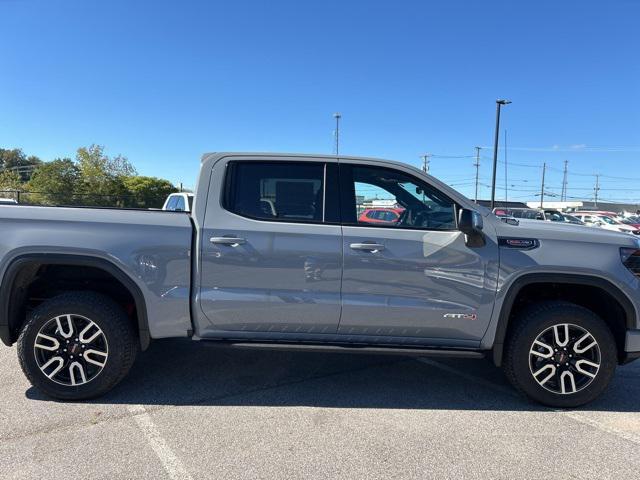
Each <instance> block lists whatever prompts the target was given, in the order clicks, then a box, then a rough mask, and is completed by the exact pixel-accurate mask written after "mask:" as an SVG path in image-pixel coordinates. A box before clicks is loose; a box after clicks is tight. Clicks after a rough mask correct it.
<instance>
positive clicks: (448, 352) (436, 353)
mask: <svg viewBox="0 0 640 480" xmlns="http://www.w3.org/2000/svg"><path fill="white" fill-rule="evenodd" d="M203 343H205V344H208V345H211V346H218V347H228V348H242V349H260V350H287V351H294V352H327V353H364V354H368V355H406V356H411V357H458V358H484V356H485V355H484V352H481V351H478V350H452V349H444V348H407V347H395V346H381V347H372V346H364V345H363V346H358V345H340V344H318V343H282V342H234V341H221V340H203Z"/></svg>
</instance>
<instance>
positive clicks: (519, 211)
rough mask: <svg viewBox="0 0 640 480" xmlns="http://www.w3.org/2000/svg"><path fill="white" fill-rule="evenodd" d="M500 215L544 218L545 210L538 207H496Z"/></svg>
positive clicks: (496, 211)
mask: <svg viewBox="0 0 640 480" xmlns="http://www.w3.org/2000/svg"><path fill="white" fill-rule="evenodd" d="M493 213H494V214H495V215H496V216H498V217H512V218H524V219H528V220H544V219H545V218H544V211H542V210H538V209H536V208H494V209H493Z"/></svg>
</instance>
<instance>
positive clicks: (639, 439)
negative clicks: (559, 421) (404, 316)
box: [416, 358, 640, 445]
mask: <svg viewBox="0 0 640 480" xmlns="http://www.w3.org/2000/svg"><path fill="white" fill-rule="evenodd" d="M416 360H418V361H419V362H422V363H426V364H427V365H430V366H432V367H434V368H438V369H440V370H442V371H445V372H448V373H451V374H453V375H457V376H458V377H462V378H464V379H465V380H469V381H471V382H475V383H478V384H480V385H483V386H485V387H488V388H490V389H492V390H494V391H498V392H500V393H503V394H506V395H510V396H516V397H520V395H518V393H517V392H516V391H515V390H513V389H511V388H508V387H504V386H502V385H498V384H496V383H493V382H490V381H488V380H485V379H484V378H480V377H478V376H476V375H471V374H469V373H467V372H464V371H462V370H459V369H457V368H454V367H450V366H449V365H445V364H443V363H440V362H438V361H436V360H432V359H429V358H417V359H416ZM549 410H550V411H553V412H556V413H559V414H561V415H564V416H565V417H568V418H570V419H572V420H574V421H576V422H580V423H582V424H584V425H589V426H590V427H593V428H596V429H598V430H600V431H601V432H604V433H608V434H611V435H615V436H617V437H619V438H622V439H624V440H627V441H629V442H633V443H635V444H638V445H640V435H637V434H635V433H632V432H628V431H625V430H620V429H618V428H614V427H611V426H609V425H605V424H603V423H601V422H598V421H597V420H594V419H592V418H589V417H588V416H586V415H583V414H581V413H580V412H576V411H571V410H556V409H554V408H549Z"/></svg>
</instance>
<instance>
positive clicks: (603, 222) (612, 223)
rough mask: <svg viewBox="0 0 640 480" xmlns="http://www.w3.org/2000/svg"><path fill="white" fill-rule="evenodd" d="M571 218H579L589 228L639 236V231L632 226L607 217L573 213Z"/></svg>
mask: <svg viewBox="0 0 640 480" xmlns="http://www.w3.org/2000/svg"><path fill="white" fill-rule="evenodd" d="M573 216H574V217H577V218H579V219H580V220H582V221H583V222H584V223H585V224H586V225H588V226H590V227H600V228H603V229H604V230H612V231H614V232H623V233H630V234H633V235H640V229H638V228H636V227H634V226H632V225H627V224H625V223H622V222H621V221H620V220H616V219H615V218H612V217H610V216H609V215H603V214H601V213H593V212H575V213H573Z"/></svg>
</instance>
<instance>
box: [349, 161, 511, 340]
mask: <svg viewBox="0 0 640 480" xmlns="http://www.w3.org/2000/svg"><path fill="white" fill-rule="evenodd" d="M340 179H341V204H342V215H343V217H342V221H343V246H342V249H343V255H344V271H343V281H342V305H343V308H342V317H341V321H340V328H339V333H340V334H348V335H355V334H359V335H374V336H384V337H387V338H389V337H397V338H396V340H398V341H400V340H402V339H404V340H405V341H411V340H410V339H409V338H408V337H421V338H428V339H432V340H433V343H434V344H437V343H439V342H441V343H445V344H448V345H457V344H473V343H474V342H477V341H479V340H480V339H481V338H482V336H483V335H484V332H485V330H486V328H487V326H488V322H489V320H490V318H491V313H492V309H493V302H494V298H495V278H496V273H497V267H498V247H497V245H496V244H495V242H493V241H492V240H491V239H490V238H487V242H486V244H485V245H484V246H481V247H469V246H467V245H466V243H465V235H464V234H462V233H461V232H460V231H458V230H457V221H456V216H457V210H458V207H457V206H456V204H455V203H454V202H453V201H452V200H451V199H449V198H448V197H447V196H446V195H444V194H443V193H442V192H439V191H438V190H437V189H435V188H433V187H432V186H430V185H429V184H428V183H427V182H425V181H424V180H421V179H419V178H416V177H414V176H413V175H412V174H410V173H408V172H407V171H402V170H399V169H394V168H386V167H380V166H369V165H358V164H355V163H353V164H350V163H349V162H348V161H345V162H342V161H341V165H340ZM376 202H380V203H382V204H384V205H387V206H388V205H389V204H391V203H395V207H396V208H403V209H404V211H403V212H402V214H401V216H400V219H399V221H398V222H396V223H387V224H372V223H366V222H359V221H358V217H359V214H358V212H360V211H361V210H362V209H363V205H364V204H366V205H372V204H373V206H374V207H375V203H376ZM487 237H489V236H487Z"/></svg>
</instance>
